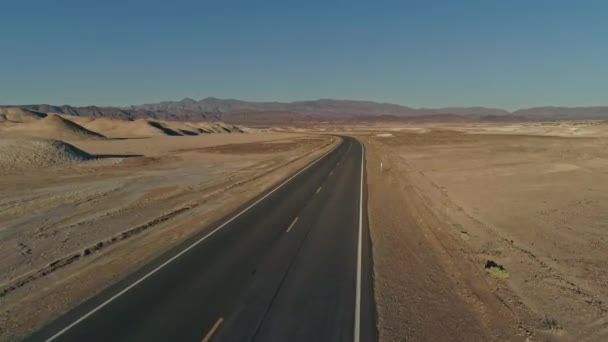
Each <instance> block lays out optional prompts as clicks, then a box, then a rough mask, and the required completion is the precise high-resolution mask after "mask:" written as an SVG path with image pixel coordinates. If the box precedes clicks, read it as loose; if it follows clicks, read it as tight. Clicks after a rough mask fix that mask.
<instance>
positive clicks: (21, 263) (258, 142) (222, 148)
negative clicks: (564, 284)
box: [0, 119, 337, 340]
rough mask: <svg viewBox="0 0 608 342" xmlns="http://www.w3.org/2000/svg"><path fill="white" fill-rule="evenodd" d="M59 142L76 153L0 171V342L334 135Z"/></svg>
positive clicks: (275, 176)
mask: <svg viewBox="0 0 608 342" xmlns="http://www.w3.org/2000/svg"><path fill="white" fill-rule="evenodd" d="M32 120H33V122H39V121H40V120H45V119H32ZM83 121H84V120H83ZM80 124H83V125H84V124H85V123H84V122H80V123H79V125H80ZM106 124H108V123H107V122H106ZM110 124H111V122H110ZM188 125H189V124H188ZM202 126H203V124H201V125H199V127H202ZM83 127H84V126H83ZM172 129H178V128H176V127H173V128H172ZM0 140H2V139H0ZM2 141H4V142H6V141H7V140H2ZM23 141H31V140H21V142H23ZM36 141H38V143H34V144H33V146H34V148H38V147H39V145H40V144H42V145H43V146H44V148H50V149H54V148H55V147H56V145H53V144H50V145H49V144H48V143H46V142H48V141H45V140H36ZM40 142H42V143H40ZM67 142H68V143H70V144H71V145H73V147H74V148H77V149H78V151H81V152H83V151H84V152H86V153H87V155H83V156H84V157H83V159H82V160H80V159H78V160H72V159H70V158H68V157H70V156H71V155H72V154H70V153H72V152H74V151H72V150H70V149H69V148H68V149H67V150H60V152H61V151H63V152H61V153H59V152H57V151H58V150H57V149H54V150H53V151H55V152H53V153H56V152H57V153H58V155H59V156H62V158H60V159H58V160H57V161H55V162H50V163H49V164H45V167H42V168H41V167H37V166H32V167H30V168H23V167H22V168H19V169H18V170H17V169H5V170H3V171H2V172H3V174H2V177H1V178H0V227H1V228H0V308H1V310H0V337H1V338H0V340H6V339H8V340H13V339H18V338H19V337H22V336H24V334H27V333H28V332H30V331H32V329H35V328H36V327H38V326H40V325H41V324H44V322H46V321H48V320H49V319H52V318H53V317H56V316H57V315H58V314H59V313H61V312H64V311H65V310H67V309H69V308H71V307H73V306H74V305H76V304H77V303H79V302H81V301H83V300H84V299H86V298H88V297H90V296H92V295H93V294H95V293H96V292H97V291H99V290H101V289H102V288H103V287H104V286H107V285H108V284H111V283H114V282H116V281H117V280H120V279H121V278H122V277H124V275H125V274H127V273H128V272H129V271H132V270H134V269H136V268H137V267H139V266H141V265H142V264H143V263H145V262H146V261H147V260H150V259H151V258H152V257H154V256H156V255H158V254H160V253H162V252H163V251H165V250H167V249H168V248H170V247H171V246H174V245H176V244H177V243H179V242H180V241H183V240H184V239H185V238H187V237H188V236H191V235H192V234H193V233H195V232H198V231H200V230H201V229H206V228H208V226H209V224H211V223H212V222H214V221H215V220H217V219H219V218H220V217H223V216H224V215H226V214H228V213H230V212H231V211H233V210H234V209H236V208H237V207H238V206H239V205H241V204H242V203H244V202H245V201H247V200H249V199H251V198H253V197H254V196H256V195H257V194H259V193H260V192H261V191H263V190H264V189H267V188H269V187H270V186H272V185H273V184H276V183H277V182H279V181H280V180H281V179H283V178H284V177H285V176H286V175H287V174H289V173H291V172H293V171H295V170H296V169H298V168H300V167H302V166H303V165H304V164H306V163H308V162H309V161H310V160H312V159H313V158H315V157H316V156H318V155H320V154H321V153H322V152H323V151H325V150H327V149H328V148H330V147H331V146H332V144H335V143H336V142H337V139H335V138H332V137H318V136H310V135H308V136H307V135H302V134H288V133H272V132H270V133H247V134H204V135H199V136H180V137H174V136H167V135H159V136H154V137H152V138H144V139H84V140H83V139H78V140H67ZM5 144H6V143H5ZM8 144H9V145H10V146H15V143H14V140H13V142H10V141H9V143H8ZM11 144H12V145H11ZM17 145H22V144H17ZM1 146H2V145H1V144H0V147H1ZM28 146H29V145H28ZM61 146H62V148H63V147H65V146H64V145H61ZM66 151H67V152H66ZM0 152H2V150H1V149H0ZM66 153H67V154H66ZM74 153H76V154H78V153H80V152H74ZM42 154H44V153H42ZM13 157H14V156H13ZM7 158H8V157H7ZM11 158H12V157H11ZM0 159H2V158H0Z"/></svg>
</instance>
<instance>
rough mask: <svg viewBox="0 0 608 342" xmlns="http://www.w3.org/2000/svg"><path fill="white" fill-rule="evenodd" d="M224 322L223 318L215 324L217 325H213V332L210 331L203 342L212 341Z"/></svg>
mask: <svg viewBox="0 0 608 342" xmlns="http://www.w3.org/2000/svg"><path fill="white" fill-rule="evenodd" d="M223 321H224V319H223V318H222V317H220V318H218V319H217V321H216V322H215V324H214V325H213V327H211V330H209V332H208V333H207V335H205V337H204V338H203V341H202V342H209V341H211V337H213V334H215V332H216V331H217V329H218V328H219V327H220V325H221V324H222V322H223Z"/></svg>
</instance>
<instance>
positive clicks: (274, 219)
mask: <svg viewBox="0 0 608 342" xmlns="http://www.w3.org/2000/svg"><path fill="white" fill-rule="evenodd" d="M364 160H365V158H364V149H363V146H362V145H361V144H360V143H359V142H358V141H356V140H355V139H352V138H348V137H344V138H343V141H342V143H341V144H340V145H339V146H338V147H336V148H335V149H334V150H333V151H331V152H329V153H328V154H326V155H325V156H323V157H321V158H319V159H317V160H316V161H314V162H312V163H311V164H309V165H308V166H307V167H306V168H304V169H303V170H301V171H300V172H298V173H297V174H295V175H294V176H292V177H290V178H289V179H287V180H286V181H285V182H283V183H282V184H281V185H279V186H278V187H276V188H274V189H272V190H270V191H268V192H267V193H265V194H263V195H262V196H260V197H259V198H258V199H256V200H254V201H252V202H251V203H248V204H246V205H245V206H243V207H242V208H241V209H239V210H237V212H236V213H235V214H233V215H232V216H229V217H228V218H226V219H225V220H224V221H223V222H219V223H218V224H217V225H215V226H214V227H212V228H210V229H209V230H205V231H204V232H202V233H201V234H200V235H198V236H195V237H193V238H191V239H189V240H188V241H186V242H185V243H183V244H181V245H180V246H178V247H177V248H175V249H173V250H171V251H170V252H168V253H166V254H165V255H163V256H161V257H159V258H158V259H156V260H155V261H153V262H151V263H150V264H149V265H147V266H146V267H144V268H142V269H141V270H139V271H137V272H135V273H134V274H131V275H130V276H129V277H127V278H126V279H124V280H123V281H121V282H119V283H118V284H116V285H114V286H111V287H110V288H108V289H106V290H104V291H102V292H101V293H100V294H98V295H97V296H95V297H93V298H92V299H90V300H89V301H87V302H85V303H83V304H82V305H80V306H78V307H76V308H75V309H74V310H72V311H70V312H68V313H67V314H65V315H64V316H62V317H61V318H59V319H58V320H56V321H54V322H52V323H50V324H49V325H47V326H46V327H44V328H43V329H41V330H40V331H39V332H37V333H35V334H34V335H32V336H31V337H30V340H32V341H374V340H376V330H375V322H374V316H375V309H374V303H373V291H372V264H371V251H370V248H371V247H370V240H369V232H368V227H367V217H366V211H365V207H366V205H365V187H364V184H365V182H364V177H365V174H364V162H365V161H364Z"/></svg>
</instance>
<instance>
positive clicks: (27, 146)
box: [0, 138, 93, 171]
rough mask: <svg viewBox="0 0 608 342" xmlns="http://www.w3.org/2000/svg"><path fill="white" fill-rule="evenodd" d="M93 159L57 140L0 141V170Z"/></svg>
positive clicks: (16, 139) (22, 139) (21, 139)
mask: <svg viewBox="0 0 608 342" xmlns="http://www.w3.org/2000/svg"><path fill="white" fill-rule="evenodd" d="M90 159H93V157H92V156H91V155H90V154H88V153H86V152H84V151H82V150H80V149H78V148H76V147H74V146H72V145H70V144H68V143H65V142H63V141H59V140H47V139H32V138H30V139H28V138H14V139H10V138H9V139H0V170H4V171H6V170H22V169H28V168H35V167H41V166H54V165H58V164H65V163H72V162H77V161H85V160H90Z"/></svg>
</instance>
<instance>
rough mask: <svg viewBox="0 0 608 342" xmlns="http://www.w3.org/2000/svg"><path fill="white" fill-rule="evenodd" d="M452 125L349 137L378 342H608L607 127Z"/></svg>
mask: <svg viewBox="0 0 608 342" xmlns="http://www.w3.org/2000/svg"><path fill="white" fill-rule="evenodd" d="M446 127H447V128H449V129H445V128H446ZM446 127H443V128H442V127H441V126H440V125H434V126H430V127H429V126H426V127H412V126H408V127H398V126H393V127H384V128H381V127H375V128H374V129H373V130H370V129H369V128H362V127H356V128H354V131H359V133H358V134H356V135H357V136H358V137H359V138H361V140H363V141H364V142H365V145H366V148H367V160H368V163H367V172H368V187H369V189H368V191H369V201H368V206H369V208H368V209H369V219H370V229H371V234H372V243H373V256H374V275H375V291H376V300H377V305H378V316H379V331H380V337H381V338H380V339H381V341H456V340H459V341H489V340H496V341H517V340H520V341H526V340H529V341H606V340H608V273H607V272H606V265H608V248H607V246H608V138H606V136H608V134H606V133H608V126H607V125H605V124H602V123H589V124H585V125H581V124H579V123H564V122H562V123H544V124H539V123H536V124H530V123H526V124H521V125H519V126H518V125H515V124H509V125H499V126H491V125H484V127H483V129H480V127H479V126H475V125H461V126H446ZM546 127H551V128H552V129H550V130H548V131H547V130H545V128H546ZM581 127H587V128H585V129H581ZM518 129H521V132H519V131H518ZM363 131H366V132H365V133H363ZM501 132H502V133H501ZM572 132H577V134H575V135H574V136H578V137H573V134H571V133H572ZM480 133H483V134H480ZM504 133H508V134H504ZM558 135H561V136H558ZM381 162H382V164H383V165H382V171H381V170H380V163H381ZM486 265H487V266H488V267H486Z"/></svg>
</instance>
